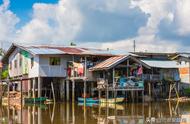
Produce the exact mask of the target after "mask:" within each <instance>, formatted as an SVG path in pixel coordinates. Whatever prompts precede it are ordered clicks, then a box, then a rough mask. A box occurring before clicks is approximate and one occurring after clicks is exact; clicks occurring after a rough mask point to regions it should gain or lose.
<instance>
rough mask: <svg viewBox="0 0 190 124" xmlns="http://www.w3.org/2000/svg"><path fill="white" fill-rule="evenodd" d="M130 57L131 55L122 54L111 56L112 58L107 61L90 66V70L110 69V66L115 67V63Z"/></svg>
mask: <svg viewBox="0 0 190 124" xmlns="http://www.w3.org/2000/svg"><path fill="white" fill-rule="evenodd" d="M128 57H129V55H121V56H114V57H110V58H108V59H106V60H105V61H103V62H101V63H99V64H97V65H95V66H94V67H92V68H90V70H91V71H97V70H107V69H110V68H112V67H114V66H115V65H117V64H118V63H121V62H123V61H125V60H126V59H127V58H128Z"/></svg>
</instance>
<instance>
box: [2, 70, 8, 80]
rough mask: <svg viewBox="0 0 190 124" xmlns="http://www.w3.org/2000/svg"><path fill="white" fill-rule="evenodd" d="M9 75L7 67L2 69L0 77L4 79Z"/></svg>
mask: <svg viewBox="0 0 190 124" xmlns="http://www.w3.org/2000/svg"><path fill="white" fill-rule="evenodd" d="M8 75H9V72H8V69H5V70H3V72H2V73H1V78H2V79H6V78H7V77H8Z"/></svg>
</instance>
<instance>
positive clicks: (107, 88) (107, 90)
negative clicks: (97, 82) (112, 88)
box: [106, 80, 109, 103]
mask: <svg viewBox="0 0 190 124" xmlns="http://www.w3.org/2000/svg"><path fill="white" fill-rule="evenodd" d="M108 99H109V86H108V80H106V100H107V103H108Z"/></svg>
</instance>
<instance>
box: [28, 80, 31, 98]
mask: <svg viewBox="0 0 190 124" xmlns="http://www.w3.org/2000/svg"><path fill="white" fill-rule="evenodd" d="M30 90H31V80H29V81H28V98H30V97H31V94H30Z"/></svg>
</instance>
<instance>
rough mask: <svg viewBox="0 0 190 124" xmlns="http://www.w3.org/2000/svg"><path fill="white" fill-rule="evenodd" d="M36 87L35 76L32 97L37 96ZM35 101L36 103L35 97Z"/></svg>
mask: <svg viewBox="0 0 190 124" xmlns="http://www.w3.org/2000/svg"><path fill="white" fill-rule="evenodd" d="M35 87H36V80H35V78H34V79H33V93H32V97H33V98H35V97H36V94H35V89H36V88H35ZM34 103H35V99H34Z"/></svg>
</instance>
